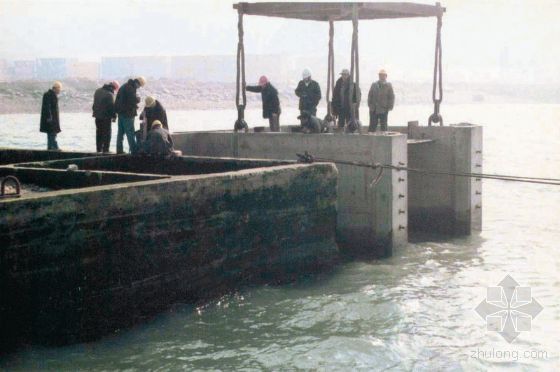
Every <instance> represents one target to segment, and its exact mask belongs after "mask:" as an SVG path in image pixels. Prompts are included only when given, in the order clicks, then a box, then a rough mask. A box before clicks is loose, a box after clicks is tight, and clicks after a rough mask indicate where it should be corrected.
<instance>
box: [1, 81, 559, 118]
mask: <svg viewBox="0 0 560 372" xmlns="http://www.w3.org/2000/svg"><path fill="white" fill-rule="evenodd" d="M319 83H320V84H321V88H322V89H323V90H325V89H324V88H325V87H324V83H321V82H319ZM50 84H51V82H44V81H15V82H1V83H0V115H1V114H24V113H39V112H40V109H41V99H42V96H43V93H44V92H45V91H46V90H48V89H49V85H50ZM102 84H103V82H102V81H92V80H86V79H72V80H65V81H63V86H64V90H63V92H62V94H61V96H60V100H59V106H60V110H61V111H62V112H69V113H87V112H91V106H92V103H93V93H94V92H95V90H96V89H97V88H98V87H100V86H101V85H102ZM393 86H394V88H395V94H396V96H397V103H398V104H400V105H410V104H431V91H432V87H431V83H427V82H425V83H409V82H393ZM361 87H362V97H363V98H364V100H363V101H362V103H361V105H362V106H364V105H367V102H365V100H366V99H367V98H366V97H367V92H368V89H369V88H368V85H366V84H364V83H362V84H361ZM276 88H277V89H278V91H279V94H280V101H281V104H282V106H283V107H297V104H298V99H297V97H296V96H295V94H294V87H291V86H286V85H284V86H282V85H278V86H276ZM139 93H140V95H141V96H142V97H145V96H148V95H152V96H154V97H156V98H157V99H158V100H159V101H161V102H162V104H163V105H164V106H165V108H166V109H168V110H213V109H218V110H224V109H235V84H234V83H219V82H197V81H192V80H171V79H158V80H149V81H148V84H147V85H146V87H145V88H143V89H141V90H140V91H139ZM325 94H326V91H323V101H322V103H324V100H325ZM247 101H248V105H249V106H251V107H253V106H254V107H260V106H259V104H260V94H253V93H248V94H247ZM443 102H444V103H448V104H456V103H472V104H476V103H519V104H520V103H560V88H559V87H557V86H555V85H539V86H522V85H514V84H511V85H503V84H501V85H496V84H494V85H492V84H483V83H478V84H466V83H451V84H447V85H445V88H444V99H443Z"/></svg>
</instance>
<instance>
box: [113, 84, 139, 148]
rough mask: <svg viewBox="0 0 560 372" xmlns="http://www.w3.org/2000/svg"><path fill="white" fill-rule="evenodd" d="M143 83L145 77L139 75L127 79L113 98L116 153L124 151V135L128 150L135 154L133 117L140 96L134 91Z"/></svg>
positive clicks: (135, 113)
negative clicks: (114, 98) (115, 121)
mask: <svg viewBox="0 0 560 372" xmlns="http://www.w3.org/2000/svg"><path fill="white" fill-rule="evenodd" d="M144 85H146V79H144V78H143V77H142V76H139V77H137V78H136V79H129V80H128V81H127V82H126V83H125V84H123V86H122V87H121V88H120V89H119V92H118V93H117V99H116V100H115V110H116V111H117V114H118V116H119V119H118V131H117V154H122V153H123V152H124V151H123V140H124V136H125V135H126V139H127V141H128V147H129V149H130V152H131V153H133V154H135V153H136V152H137V150H138V149H137V146H136V140H135V134H134V118H135V117H136V115H137V114H138V113H137V110H138V103H140V97H139V96H138V94H137V93H136V91H137V90H138V88H141V87H143V86H144Z"/></svg>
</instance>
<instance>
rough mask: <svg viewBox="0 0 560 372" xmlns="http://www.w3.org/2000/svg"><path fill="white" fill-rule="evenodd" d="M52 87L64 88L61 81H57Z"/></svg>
mask: <svg viewBox="0 0 560 372" xmlns="http://www.w3.org/2000/svg"><path fill="white" fill-rule="evenodd" d="M52 87H53V88H58V89H60V90H62V83H61V82H60V81H55V82H54V83H53V86H52Z"/></svg>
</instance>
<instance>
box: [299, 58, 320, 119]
mask: <svg viewBox="0 0 560 372" xmlns="http://www.w3.org/2000/svg"><path fill="white" fill-rule="evenodd" d="M296 96H298V97H299V110H300V112H301V113H303V111H307V112H308V113H309V114H310V115H313V116H316V115H317V105H318V104H319V101H320V100H321V88H320V87H319V84H318V83H317V82H316V81H315V80H312V79H311V71H310V70H309V69H308V68H306V69H304V70H303V72H302V80H301V81H300V82H299V84H298V86H297V88H296Z"/></svg>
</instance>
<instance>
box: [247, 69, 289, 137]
mask: <svg viewBox="0 0 560 372" xmlns="http://www.w3.org/2000/svg"><path fill="white" fill-rule="evenodd" d="M245 89H246V90H248V91H249V92H255V93H260V94H261V99H262V106H263V108H262V112H263V114H262V115H263V118H265V119H268V124H269V126H270V131H271V132H280V113H281V109H280V100H279V99H278V91H277V90H276V88H274V86H272V84H271V83H270V82H269V81H268V78H267V77H266V76H261V77H260V79H259V85H249V86H247V87H245Z"/></svg>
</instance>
